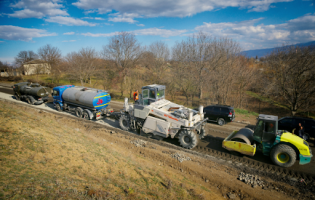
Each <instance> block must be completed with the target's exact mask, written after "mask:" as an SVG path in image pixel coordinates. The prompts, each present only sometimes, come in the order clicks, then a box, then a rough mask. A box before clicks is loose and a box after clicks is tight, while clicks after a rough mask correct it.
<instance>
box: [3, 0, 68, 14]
mask: <svg viewBox="0 0 315 200" xmlns="http://www.w3.org/2000/svg"><path fill="white" fill-rule="evenodd" d="M10 7H11V8H12V9H13V10H14V12H13V13H12V14H8V16H10V17H16V18H43V17H45V16H56V15H69V14H68V13H67V11H65V10H62V8H63V7H64V6H63V5H62V4H59V1H54V0H20V1H18V2H17V3H12V4H10ZM18 9H19V10H18Z"/></svg>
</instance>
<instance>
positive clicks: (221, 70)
mask: <svg viewBox="0 0 315 200" xmlns="http://www.w3.org/2000/svg"><path fill="white" fill-rule="evenodd" d="M211 51H212V53H211V55H212V56H211V57H210V61H209V64H210V66H211V70H212V71H211V74H210V76H209V79H208V83H209V85H210V88H209V89H210V90H211V92H212V94H213V96H214V97H215V99H216V100H217V101H218V103H219V104H226V103H227V100H228V98H229V96H230V94H231V90H232V86H233V84H234V82H235V73H236V69H237V67H236V66H238V65H240V62H239V59H238V55H239V53H240V47H239V44H238V43H237V42H235V41H233V40H231V39H228V38H220V39H216V40H214V41H213V43H212V45H211Z"/></svg>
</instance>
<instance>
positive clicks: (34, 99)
mask: <svg viewBox="0 0 315 200" xmlns="http://www.w3.org/2000/svg"><path fill="white" fill-rule="evenodd" d="M13 91H14V96H15V99H16V100H25V101H27V102H28V103H29V104H32V105H33V104H34V105H40V104H42V103H44V102H47V101H48V95H49V94H50V88H48V87H44V86H41V85H40V84H38V83H31V82H22V83H17V84H14V85H13Z"/></svg>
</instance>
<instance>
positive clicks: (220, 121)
mask: <svg viewBox="0 0 315 200" xmlns="http://www.w3.org/2000/svg"><path fill="white" fill-rule="evenodd" d="M218 124H219V125H220V126H223V125H224V124H225V121H224V119H223V118H219V119H218Z"/></svg>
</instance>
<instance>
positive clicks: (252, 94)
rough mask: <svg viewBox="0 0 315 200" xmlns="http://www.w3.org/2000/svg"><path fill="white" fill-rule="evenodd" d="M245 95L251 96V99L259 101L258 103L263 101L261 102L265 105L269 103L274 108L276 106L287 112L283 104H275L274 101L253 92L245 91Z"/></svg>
mask: <svg viewBox="0 0 315 200" xmlns="http://www.w3.org/2000/svg"><path fill="white" fill-rule="evenodd" d="M246 94H247V95H249V96H251V97H254V98H256V99H259V100H260V101H263V102H266V103H270V104H272V105H274V106H277V107H281V108H284V109H286V110H289V109H288V108H287V107H286V106H285V105H284V104H281V103H280V102H277V101H274V100H272V99H270V98H267V97H264V96H262V95H260V94H257V93H255V92H250V91H246Z"/></svg>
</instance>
